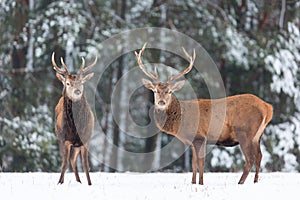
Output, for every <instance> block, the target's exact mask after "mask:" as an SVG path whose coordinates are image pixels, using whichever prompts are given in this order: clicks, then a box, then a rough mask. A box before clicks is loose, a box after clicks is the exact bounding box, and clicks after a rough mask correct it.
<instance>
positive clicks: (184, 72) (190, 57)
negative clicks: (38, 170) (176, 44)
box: [168, 47, 196, 82]
mask: <svg viewBox="0 0 300 200" xmlns="http://www.w3.org/2000/svg"><path fill="white" fill-rule="evenodd" d="M182 50H183V52H184V54H185V56H186V57H187V58H188V59H189V60H190V65H189V66H188V67H187V68H186V69H185V70H183V71H182V72H180V73H179V74H177V75H176V76H170V78H169V80H168V82H171V81H174V80H176V79H179V78H180V77H182V76H184V75H185V74H187V73H188V72H189V71H191V69H192V68H193V65H194V61H195V59H196V52H195V49H194V51H193V57H192V56H190V55H189V54H188V52H187V51H186V50H185V48H184V47H182Z"/></svg>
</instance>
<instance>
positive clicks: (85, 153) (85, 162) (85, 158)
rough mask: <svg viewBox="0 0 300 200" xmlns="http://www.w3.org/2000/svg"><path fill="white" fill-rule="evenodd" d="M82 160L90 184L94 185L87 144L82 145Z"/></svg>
mask: <svg viewBox="0 0 300 200" xmlns="http://www.w3.org/2000/svg"><path fill="white" fill-rule="evenodd" d="M81 160H82V166H83V170H84V172H85V175H86V178H87V181H88V185H92V182H91V178H90V174H89V170H90V169H89V163H88V149H87V148H86V147H85V146H81Z"/></svg>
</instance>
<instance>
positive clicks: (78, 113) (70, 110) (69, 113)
mask: <svg viewBox="0 0 300 200" xmlns="http://www.w3.org/2000/svg"><path fill="white" fill-rule="evenodd" d="M85 105H86V100H85V95H84V94H83V95H82V98H81V99H80V100H79V101H72V100H71V99H70V98H68V97H67V95H64V111H65V118H66V122H67V125H68V128H69V129H70V130H71V131H72V132H73V133H74V134H76V135H78V130H80V128H81V127H80V126H81V123H80V121H81V118H83V115H84V114H85V113H84V110H85Z"/></svg>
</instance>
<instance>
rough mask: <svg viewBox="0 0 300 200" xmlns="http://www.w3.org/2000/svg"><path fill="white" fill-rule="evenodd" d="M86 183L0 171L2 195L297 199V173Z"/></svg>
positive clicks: (109, 176) (115, 176) (108, 177)
mask: <svg viewBox="0 0 300 200" xmlns="http://www.w3.org/2000/svg"><path fill="white" fill-rule="evenodd" d="M90 175H91V179H92V183H93V185H92V186H88V185H87V182H86V178H85V176H84V174H83V173H81V174H80V177H81V181H82V182H83V183H82V184H80V183H77V182H76V181H75V176H74V174H73V173H67V174H66V177H65V183H64V184H63V185H57V184H56V183H57V181H58V178H59V174H58V173H0V194H1V198H2V199H6V198H7V199H31V200H34V199H39V200H41V199H43V200H47V199H63V198H64V197H65V198H68V199H72V200H73V199H81V200H82V199H101V200H104V199H122V200H125V199H128V200H129V199H130V200H134V199H181V200H186V199H201V200H205V199H210V200H213V199H218V200H220V199H231V200H234V199H262V198H267V199H272V200H274V199H281V200H282V199H287V198H292V199H297V198H299V195H300V191H299V188H300V174H299V173H262V174H261V175H260V180H259V183H258V184H254V183H253V176H254V174H250V175H249V177H248V179H247V181H246V183H245V184H244V185H238V184H237V182H238V180H239V178H240V175H241V174H240V173H205V175H204V183H205V185H204V186H200V185H192V184H191V183H190V181H191V176H192V174H191V173H183V174H173V173H146V174H140V173H91V174H90Z"/></svg>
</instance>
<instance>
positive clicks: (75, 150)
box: [70, 147, 81, 183]
mask: <svg viewBox="0 0 300 200" xmlns="http://www.w3.org/2000/svg"><path fill="white" fill-rule="evenodd" d="M79 153H80V148H78V147H73V152H72V154H71V159H70V160H71V166H72V169H73V172H74V173H75V177H76V181H77V182H79V183H81V181H80V178H79V174H78V168H77V158H78V154H79Z"/></svg>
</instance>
